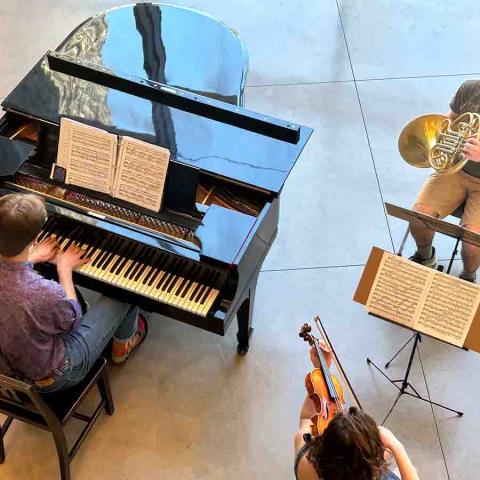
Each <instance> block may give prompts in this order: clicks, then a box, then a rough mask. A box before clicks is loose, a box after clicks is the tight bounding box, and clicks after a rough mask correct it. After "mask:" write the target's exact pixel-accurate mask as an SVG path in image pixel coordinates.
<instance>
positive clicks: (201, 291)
mask: <svg viewBox="0 0 480 480" xmlns="http://www.w3.org/2000/svg"><path fill="white" fill-rule="evenodd" d="M212 277H213V272H212V271H211V270H210V271H207V273H206V275H205V277H204V278H203V281H202V286H201V288H199V289H198V291H197V294H196V295H195V300H194V301H195V303H200V299H201V298H202V297H203V295H205V292H206V291H207V290H208V288H209V286H210V281H211V279H212Z"/></svg>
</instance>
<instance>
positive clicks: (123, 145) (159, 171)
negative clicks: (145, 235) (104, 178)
mask: <svg viewBox="0 0 480 480" xmlns="http://www.w3.org/2000/svg"><path fill="white" fill-rule="evenodd" d="M169 160H170V151H169V150H168V149H166V148H163V147H159V146H157V145H152V144H150V143H145V142H142V141H140V140H137V139H134V138H130V137H122V138H121V139H120V148H119V158H118V162H117V172H116V178H115V185H114V188H113V191H112V195H113V196H114V197H116V198H121V199H122V200H125V201H127V202H130V203H133V204H135V205H139V206H141V207H144V208H147V209H149V210H153V211H155V212H158V211H159V210H160V206H161V204H162V198H163V190H164V187H165V179H166V176H167V169H168V162H169Z"/></svg>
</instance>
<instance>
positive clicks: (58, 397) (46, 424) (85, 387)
mask: <svg viewBox="0 0 480 480" xmlns="http://www.w3.org/2000/svg"><path fill="white" fill-rule="evenodd" d="M106 365H107V361H106V360H105V359H104V358H99V359H98V360H97V361H96V362H95V364H94V366H93V367H92V369H91V370H90V372H89V373H88V375H87V376H86V377H85V379H84V380H83V381H82V382H81V383H79V384H78V385H75V386H74V387H72V388H69V389H67V390H62V391H60V392H58V393H40V392H38V391H37V390H35V388H33V387H32V386H31V385H29V384H27V383H24V382H21V381H19V380H15V379H13V378H10V377H7V376H5V375H0V413H2V414H3V415H6V417H7V419H6V420H5V422H4V423H3V425H0V464H2V463H4V461H5V446H4V442H3V438H4V437H5V434H6V433H7V430H8V428H9V427H10V425H11V424H12V422H13V420H20V421H22V422H26V423H29V424H30V425H34V426H36V427H39V428H42V429H44V430H47V431H49V432H50V433H51V434H52V435H53V438H54V441H55V445H56V448H57V453H58V460H59V463H60V475H61V480H71V474H70V463H71V461H72V460H73V457H74V456H75V454H76V453H77V452H78V450H79V448H80V446H81V445H82V443H83V441H84V440H85V438H86V436H87V434H88V433H89V432H90V430H91V429H92V427H93V425H94V424H95V422H96V421H97V420H98V418H99V416H100V414H101V413H102V411H103V410H105V411H106V412H107V413H108V414H109V415H113V412H114V406H113V399H112V393H111V391H110V385H109V381H108V376H107V370H106ZM95 385H97V387H98V390H99V393H100V402H99V403H98V404H97V406H96V408H95V410H94V412H93V413H92V414H91V415H90V416H88V415H85V414H83V413H79V412H77V410H78V407H79V406H80V405H81V404H82V402H83V400H84V399H85V397H86V396H87V394H88V393H89V392H90V391H91V390H92V388H93V387H94V386H95ZM72 417H73V418H76V419H77V420H82V421H83V422H85V423H86V425H85V427H84V429H83V430H82V432H81V433H80V435H79V436H78V438H77V440H76V441H75V443H74V444H73V446H72V448H71V450H70V451H69V450H68V447H67V442H66V438H65V432H64V426H65V424H66V423H67V422H68V421H69V420H70V419H71V418H72Z"/></svg>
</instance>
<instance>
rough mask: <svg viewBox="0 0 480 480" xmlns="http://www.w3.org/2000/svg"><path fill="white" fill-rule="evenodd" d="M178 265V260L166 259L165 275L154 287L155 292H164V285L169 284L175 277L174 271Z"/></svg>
mask: <svg viewBox="0 0 480 480" xmlns="http://www.w3.org/2000/svg"><path fill="white" fill-rule="evenodd" d="M179 264H180V259H179V258H174V259H167V263H166V265H165V266H166V274H165V275H164V276H163V277H162V278H160V279H159V281H158V283H157V285H155V283H154V285H155V287H154V288H155V289H156V290H162V291H165V287H166V285H168V284H169V283H170V281H171V280H172V279H173V277H174V276H175V273H174V271H175V269H176V268H177V266H178V265H179Z"/></svg>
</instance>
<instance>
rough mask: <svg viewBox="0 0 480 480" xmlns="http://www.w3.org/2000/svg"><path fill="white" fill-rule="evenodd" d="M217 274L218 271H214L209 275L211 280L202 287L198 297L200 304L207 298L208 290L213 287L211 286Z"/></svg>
mask: <svg viewBox="0 0 480 480" xmlns="http://www.w3.org/2000/svg"><path fill="white" fill-rule="evenodd" d="M217 276H218V273H216V272H215V273H214V274H213V276H212V277H211V281H210V282H209V283H208V284H207V286H206V288H205V289H204V291H203V293H202V294H201V295H200V298H199V300H198V301H199V303H200V305H203V304H204V303H205V301H206V300H207V298H208V296H209V295H210V292H211V290H212V288H215V287H213V285H214V284H215V282H216V280H217Z"/></svg>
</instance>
